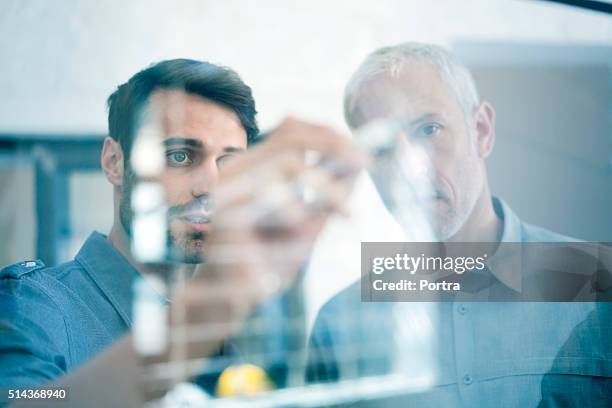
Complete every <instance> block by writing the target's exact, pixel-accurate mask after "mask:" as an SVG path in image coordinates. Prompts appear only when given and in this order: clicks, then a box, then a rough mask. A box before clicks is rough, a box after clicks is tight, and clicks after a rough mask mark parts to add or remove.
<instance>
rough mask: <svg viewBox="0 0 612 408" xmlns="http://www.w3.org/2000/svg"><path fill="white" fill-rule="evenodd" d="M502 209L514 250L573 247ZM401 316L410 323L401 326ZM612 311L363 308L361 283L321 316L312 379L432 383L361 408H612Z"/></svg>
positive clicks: (502, 306)
mask: <svg viewBox="0 0 612 408" xmlns="http://www.w3.org/2000/svg"><path fill="white" fill-rule="evenodd" d="M494 204H495V208H496V211H497V213H498V215H500V216H501V218H502V219H503V228H504V229H503V234H502V241H504V242H564V241H568V240H570V239H569V238H567V237H564V236H561V235H558V234H554V233H552V232H550V231H547V230H544V229H541V228H538V227H534V226H531V225H528V224H526V223H523V222H521V221H520V219H519V218H518V217H517V216H516V215H515V214H514V213H513V212H512V210H511V209H510V208H509V207H508V206H507V205H506V204H504V203H503V202H502V201H501V200H497V199H494ZM491 272H492V274H493V275H495V273H496V272H495V270H492V271H491ZM497 278H498V279H499V280H500V281H502V282H503V279H504V276H497ZM394 308H395V309H394ZM397 308H403V309H402V310H403V312H405V314H404V315H402V316H403V318H402V319H403V320H399V321H398V320H396V319H395V320H394V317H393V316H396V315H394V313H397V310H398V309H397ZM611 312H612V310H611V308H610V303H592V302H584V303H578V302H576V303H562V302H558V303H552V302H514V303H510V302H497V303H495V302H457V301H455V302H440V303H429V304H427V303H403V304H398V303H382V302H381V303H362V302H361V288H360V284H359V282H357V283H356V284H354V285H352V286H350V287H348V288H347V289H345V290H344V291H342V292H341V293H340V294H338V295H336V296H335V297H334V298H332V299H331V300H330V301H329V302H328V303H327V304H326V305H325V306H324V307H323V308H322V309H321V311H320V313H319V315H318V317H317V319H316V322H315V325H314V328H313V331H312V335H311V339H310V347H309V349H310V350H309V364H308V366H309V369H308V374H307V377H308V379H309V381H312V382H327V381H338V380H343V379H351V378H357V377H364V376H370V375H382V374H385V373H398V374H404V375H406V376H408V378H419V376H421V375H423V374H424V373H425V374H426V375H429V378H425V377H424V382H423V383H422V384H421V385H423V384H427V385H426V387H425V389H426V390H425V391H421V392H416V393H402V392H399V393H398V394H396V395H395V396H394V397H387V398H386V399H384V400H377V401H371V402H367V401H364V400H362V401H360V402H359V406H370V405H371V406H398V407H404V406H418V407H463V406H465V407H530V406H531V407H535V406H538V405H539V406H597V407H599V406H601V407H603V406H610V405H609V404H611V403H612V337H611V336H612V313H611ZM401 325H403V328H401V329H399V330H398V326H401ZM419 333H429V337H427V336H422V337H419ZM428 353H430V354H431V355H426V354H428ZM399 354H401V355H402V358H403V361H404V363H403V365H402V366H398V361H399V360H400V358H399V357H398V356H399ZM402 394H403V395H402Z"/></svg>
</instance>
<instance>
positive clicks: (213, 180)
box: [191, 159, 219, 197]
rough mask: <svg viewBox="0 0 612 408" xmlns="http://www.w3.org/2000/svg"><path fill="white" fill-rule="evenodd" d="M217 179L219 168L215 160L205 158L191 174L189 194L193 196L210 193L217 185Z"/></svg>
mask: <svg viewBox="0 0 612 408" xmlns="http://www.w3.org/2000/svg"><path fill="white" fill-rule="evenodd" d="M218 180H219V168H218V167H217V163H216V161H215V160H212V159H208V160H205V161H204V162H202V164H201V165H200V166H199V167H198V169H197V170H196V171H195V172H194V174H193V178H192V185H191V194H192V195H193V196H194V197H200V196H202V195H205V194H210V192H211V191H212V190H214V189H215V188H216V187H217V183H218Z"/></svg>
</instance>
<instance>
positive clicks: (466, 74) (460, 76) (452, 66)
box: [344, 42, 480, 128]
mask: <svg viewBox="0 0 612 408" xmlns="http://www.w3.org/2000/svg"><path fill="white" fill-rule="evenodd" d="M410 62H420V63H425V64H431V65H433V66H434V67H436V68H437V70H438V73H439V74H440V77H441V78H442V80H443V81H444V82H446V84H447V85H448V87H449V89H450V90H451V92H452V93H453V94H454V96H455V97H456V99H457V101H458V102H459V104H460V105H461V107H462V109H463V112H464V114H465V115H466V118H467V117H469V115H471V114H472V112H473V110H474V109H475V108H476V107H477V106H478V104H479V101H480V99H479V96H478V91H477V90H476V85H475V83H474V79H473V78H472V75H471V74H470V71H469V70H468V69H467V67H466V66H465V65H463V63H462V62H461V61H460V60H459V59H458V58H457V57H456V56H455V55H454V54H453V53H451V52H450V51H448V50H446V49H444V48H442V47H440V46H437V45H433V44H423V43H416V42H406V43H402V44H397V45H393V46H389V47H383V48H379V49H377V50H375V51H374V52H372V53H371V54H369V55H368V56H367V57H366V58H365V60H364V61H363V62H362V63H361V65H360V66H359V68H358V69H357V71H356V72H355V73H354V74H353V75H352V77H351V79H350V80H349V82H348V84H347V85H346V88H345V90H344V117H345V119H346V122H347V123H348V125H349V126H350V127H352V128H354V127H356V126H355V125H356V121H355V118H354V115H353V113H354V110H355V107H356V106H357V99H358V98H357V95H358V93H359V90H360V88H361V86H362V85H363V84H365V83H366V82H367V81H368V80H369V79H372V78H373V77H376V76H379V75H388V76H390V77H391V78H397V77H399V76H400V74H401V73H402V71H403V69H404V67H405V66H406V64H407V63H410Z"/></svg>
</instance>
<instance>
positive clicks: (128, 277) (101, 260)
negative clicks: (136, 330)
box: [75, 232, 141, 327]
mask: <svg viewBox="0 0 612 408" xmlns="http://www.w3.org/2000/svg"><path fill="white" fill-rule="evenodd" d="M75 260H76V261H77V262H78V263H80V264H81V265H82V266H83V268H84V269H85V271H86V272H87V273H88V274H89V276H90V277H91V279H93V281H94V282H95V283H96V285H98V287H99V288H100V290H102V292H103V293H104V295H105V296H106V297H107V298H108V300H109V301H110V302H111V304H112V305H113V307H114V308H115V310H116V311H117V313H119V315H120V316H121V318H122V319H123V321H124V322H125V324H126V325H127V326H128V327H130V326H131V324H132V301H133V293H132V286H133V283H134V281H135V280H136V279H138V278H140V277H141V275H140V273H139V272H138V271H137V270H136V269H135V268H134V267H133V266H132V265H131V264H130V263H129V262H128V261H127V260H126V259H125V258H124V257H123V255H122V254H121V253H120V252H119V251H118V250H117V249H116V248H115V247H114V246H113V245H112V244H111V242H110V241H109V240H108V238H107V237H106V236H105V235H102V234H100V233H99V232H93V233H92V234H91V235H90V236H89V238H87V241H85V244H83V246H82V247H81V249H80V251H79V253H78V254H77V256H76V257H75Z"/></svg>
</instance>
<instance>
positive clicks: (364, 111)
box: [357, 63, 485, 240]
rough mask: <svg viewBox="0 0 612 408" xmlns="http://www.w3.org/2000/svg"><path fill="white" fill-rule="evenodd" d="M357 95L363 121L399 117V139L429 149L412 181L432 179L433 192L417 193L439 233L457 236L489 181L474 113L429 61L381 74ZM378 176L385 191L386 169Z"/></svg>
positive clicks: (441, 237) (438, 235)
mask: <svg viewBox="0 0 612 408" xmlns="http://www.w3.org/2000/svg"><path fill="white" fill-rule="evenodd" d="M357 98H358V99H357V107H358V111H359V117H360V119H361V120H360V123H361V125H360V126H359V127H361V126H362V125H364V124H367V123H369V122H371V121H372V120H391V121H393V122H394V123H399V124H400V128H401V132H400V135H398V136H399V138H400V139H399V143H400V144H401V143H403V142H402V141H403V140H405V141H407V143H406V146H419V147H421V148H422V149H423V151H424V152H425V153H426V157H427V159H428V160H427V162H428V163H427V165H426V166H424V167H425V168H424V170H423V171H421V172H420V173H419V174H412V175H410V176H409V178H412V177H414V179H413V180H407V182H412V181H415V182H417V181H418V182H419V183H420V184H423V182H425V183H428V184H430V187H431V188H430V190H429V192H428V193H426V194H424V195H420V196H419V195H417V200H418V202H419V204H420V206H421V207H422V208H423V209H424V212H425V214H426V215H427V216H428V218H429V221H430V224H431V225H432V229H433V232H434V234H435V235H436V238H437V239H439V240H447V239H449V238H450V237H452V236H453V235H454V234H456V233H457V232H458V231H459V230H460V229H461V227H462V226H463V225H464V224H465V222H466V220H467V219H468V217H469V216H470V213H471V212H472V210H473V208H474V206H475V203H476V201H477V199H478V197H479V195H480V193H481V191H482V189H483V186H484V180H485V167H484V159H483V157H481V156H480V154H479V153H478V151H479V150H478V145H477V132H476V128H475V125H474V123H473V120H472V118H471V117H466V116H465V114H464V112H463V110H462V108H461V106H460V104H459V102H458V101H457V99H456V97H455V96H454V94H453V93H452V91H451V90H450V89H449V87H448V86H447V85H446V83H445V82H444V81H443V80H442V78H441V77H440V75H439V74H438V72H437V70H436V68H435V67H433V66H431V65H429V64H423V63H412V64H409V65H407V66H406V67H405V69H404V70H403V71H402V73H401V74H400V75H399V77H397V78H389V77H387V76H384V77H383V76H380V77H375V78H373V79H371V80H369V81H368V83H366V84H365V85H364V86H363V87H362V88H361V90H360V91H359V94H358V95H357ZM409 148H410V147H408V149H409ZM400 160H401V159H400ZM373 179H374V182H375V184H376V185H377V188H378V190H379V191H380V192H381V194H384V193H383V192H384V191H385V187H384V186H382V185H381V183H382V182H384V180H385V177H384V175H382V177H381V175H376V174H373ZM387 191H388V189H387ZM383 199H384V197H383Z"/></svg>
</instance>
